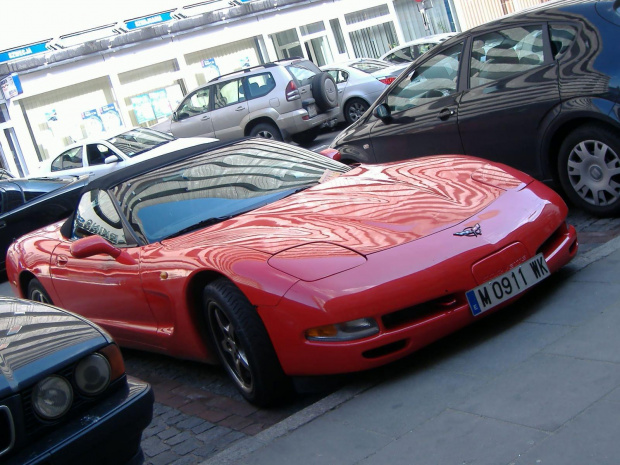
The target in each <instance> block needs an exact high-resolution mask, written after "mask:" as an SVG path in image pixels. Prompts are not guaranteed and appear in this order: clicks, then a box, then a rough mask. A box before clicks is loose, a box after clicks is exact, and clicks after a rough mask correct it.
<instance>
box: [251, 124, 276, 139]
mask: <svg viewBox="0 0 620 465" xmlns="http://www.w3.org/2000/svg"><path fill="white" fill-rule="evenodd" d="M249 135H250V136H251V137H261V138H263V139H268V140H282V134H281V133H280V130H279V129H278V127H277V126H275V125H273V124H270V123H258V124H257V125H256V126H254V127H253V128H252V129H251V130H250V134H249Z"/></svg>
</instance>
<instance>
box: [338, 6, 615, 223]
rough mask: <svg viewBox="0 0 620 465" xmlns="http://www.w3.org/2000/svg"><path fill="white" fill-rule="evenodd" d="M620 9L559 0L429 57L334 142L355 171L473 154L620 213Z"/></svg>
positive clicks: (602, 211) (456, 40)
mask: <svg viewBox="0 0 620 465" xmlns="http://www.w3.org/2000/svg"><path fill="white" fill-rule="evenodd" d="M619 8H620V2H617V1H616V2H610V1H594V2H593V1H589V2H585V1H575V0H572V1H561V2H553V3H550V4H547V3H545V4H543V5H542V6H541V7H538V8H536V9H532V10H528V11H527V12H524V13H520V14H515V15H512V16H507V17H504V18H502V19H500V20H497V21H493V22H490V23H488V24H485V25H483V26H479V27H477V28H474V29H471V30H469V31H466V32H464V33H462V34H459V35H457V36H455V37H453V38H451V39H449V40H447V41H445V42H443V43H442V44H441V45H438V46H437V47H435V48H433V49H432V50H430V51H429V52H428V53H426V54H425V55H423V56H422V57H421V58H420V59H418V60H416V61H415V62H414V63H413V64H412V65H411V67H410V68H409V69H408V70H407V71H406V72H405V73H403V74H402V75H401V77H400V78H399V79H398V80H397V81H395V82H394V83H393V84H392V85H391V86H390V87H389V88H388V89H386V91H385V92H384V93H383V94H382V95H381V96H380V97H379V98H378V100H377V101H376V102H375V103H374V105H373V106H372V107H371V111H370V112H368V113H367V114H366V115H365V117H364V118H361V119H360V120H358V121H357V122H356V123H355V124H354V125H353V126H351V127H350V128H348V129H346V130H345V131H343V132H342V133H341V134H340V135H339V136H338V137H337V138H336V139H335V141H334V142H333V144H332V147H333V148H335V149H337V150H338V151H339V152H340V153H341V155H342V160H343V161H346V162H349V163H351V162H363V163H383V162H388V161H394V160H402V159H407V158H412V157H418V156H422V155H433V154H445V153H450V154H468V155H476V156H479V157H483V158H486V159H490V160H494V161H500V162H503V163H507V164H509V165H511V166H513V167H515V168H518V169H520V170H522V171H525V172H527V173H528V174H531V175H533V176H534V177H536V178H538V179H541V180H544V181H552V182H554V184H555V185H556V186H560V187H561V188H562V190H563V191H564V192H565V193H566V195H567V196H568V197H569V198H570V199H571V201H572V202H573V203H575V204H576V205H577V206H579V207H581V208H583V209H585V210H587V211H589V212H591V213H594V214H599V215H613V214H618V213H619V212H620V136H619V133H620V104H619V102H620V60H619V59H618V57H620V11H619Z"/></svg>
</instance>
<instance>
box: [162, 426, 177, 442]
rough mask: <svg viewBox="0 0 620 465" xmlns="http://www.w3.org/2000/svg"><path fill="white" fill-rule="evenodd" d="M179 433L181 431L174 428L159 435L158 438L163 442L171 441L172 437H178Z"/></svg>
mask: <svg viewBox="0 0 620 465" xmlns="http://www.w3.org/2000/svg"><path fill="white" fill-rule="evenodd" d="M179 433H180V431H179V430H178V429H176V428H174V427H172V428H168V429H167V430H164V431H162V432H161V433H159V434H158V435H157V437H159V439H161V440H162V441H165V440H166V439H170V438H171V437H173V436H176V435H177V434H179Z"/></svg>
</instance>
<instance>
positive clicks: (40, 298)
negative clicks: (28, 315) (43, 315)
mask: <svg viewBox="0 0 620 465" xmlns="http://www.w3.org/2000/svg"><path fill="white" fill-rule="evenodd" d="M28 299H29V300H33V301H35V302H41V303H44V304H49V305H54V302H52V299H51V298H50V296H49V294H48V293H47V291H46V290H45V288H44V287H43V285H42V284H41V282H40V281H39V280H38V279H36V278H33V279H31V280H30V282H29V283H28Z"/></svg>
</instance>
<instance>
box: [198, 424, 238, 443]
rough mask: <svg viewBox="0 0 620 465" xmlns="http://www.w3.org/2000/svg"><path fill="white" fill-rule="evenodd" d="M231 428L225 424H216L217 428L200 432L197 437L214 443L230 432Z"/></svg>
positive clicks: (205, 441)
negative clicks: (224, 425)
mask: <svg viewBox="0 0 620 465" xmlns="http://www.w3.org/2000/svg"><path fill="white" fill-rule="evenodd" d="M230 431H231V430H230V429H229V428H225V427H223V426H216V427H215V428H211V429H210V430H208V431H205V432H204V433H200V434H197V435H196V439H198V440H200V441H202V442H204V443H205V444H214V443H215V441H216V440H218V439H219V438H221V437H222V436H225V435H226V434H228V433H230Z"/></svg>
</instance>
